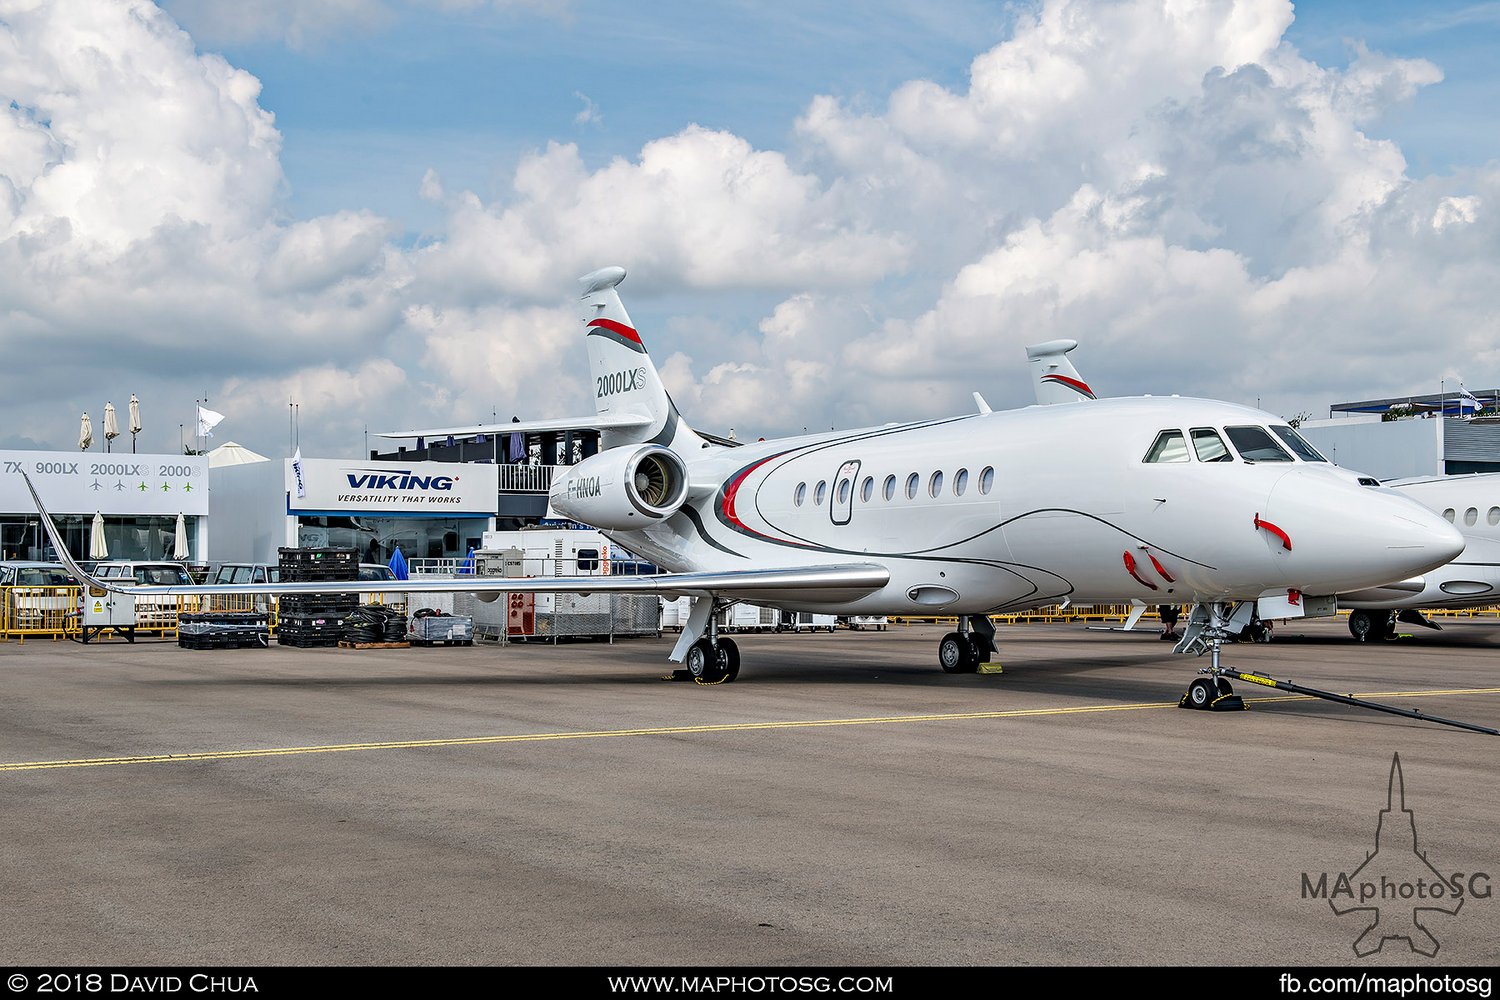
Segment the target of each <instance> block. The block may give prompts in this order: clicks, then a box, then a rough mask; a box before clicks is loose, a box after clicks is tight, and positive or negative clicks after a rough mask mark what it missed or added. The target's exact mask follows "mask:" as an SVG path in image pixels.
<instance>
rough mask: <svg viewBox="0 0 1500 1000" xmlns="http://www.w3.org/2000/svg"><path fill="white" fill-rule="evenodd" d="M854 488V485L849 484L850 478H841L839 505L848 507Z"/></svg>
mask: <svg viewBox="0 0 1500 1000" xmlns="http://www.w3.org/2000/svg"><path fill="white" fill-rule="evenodd" d="M853 488H854V487H852V486H851V485H850V484H849V480H847V479H840V480H839V506H840V507H847V506H848V505H849V494H850V492H851V491H852V490H853Z"/></svg>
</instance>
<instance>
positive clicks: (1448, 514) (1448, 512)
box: [1443, 507, 1457, 524]
mask: <svg viewBox="0 0 1500 1000" xmlns="http://www.w3.org/2000/svg"><path fill="white" fill-rule="evenodd" d="M1456 513H1457V512H1456V511H1455V510H1454V509H1453V508H1452V507H1449V508H1448V509H1447V510H1445V511H1443V516H1444V517H1446V518H1447V519H1448V523H1449V524H1452V523H1453V518H1454V515H1455V514H1456Z"/></svg>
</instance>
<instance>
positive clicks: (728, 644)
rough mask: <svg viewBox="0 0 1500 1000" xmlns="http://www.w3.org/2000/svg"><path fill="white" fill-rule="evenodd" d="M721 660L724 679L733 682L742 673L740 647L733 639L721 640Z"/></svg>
mask: <svg viewBox="0 0 1500 1000" xmlns="http://www.w3.org/2000/svg"><path fill="white" fill-rule="evenodd" d="M719 662H720V664H721V665H722V666H723V669H724V680H725V681H727V682H733V681H734V679H735V678H736V677H738V676H739V675H740V647H739V646H736V645H735V643H734V640H733V639H720V640H719Z"/></svg>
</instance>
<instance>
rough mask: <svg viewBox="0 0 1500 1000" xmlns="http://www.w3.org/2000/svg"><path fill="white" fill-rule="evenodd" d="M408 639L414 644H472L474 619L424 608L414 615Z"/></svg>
mask: <svg viewBox="0 0 1500 1000" xmlns="http://www.w3.org/2000/svg"><path fill="white" fill-rule="evenodd" d="M407 639H408V640H409V641H410V642H411V644H412V645H413V646H472V645H474V619H472V618H470V617H469V616H468V615H450V614H445V613H443V612H441V611H437V612H434V611H433V610H432V609H430V608H423V609H421V610H420V611H418V612H417V613H416V614H415V615H413V616H412V619H411V631H410V633H408V635H407Z"/></svg>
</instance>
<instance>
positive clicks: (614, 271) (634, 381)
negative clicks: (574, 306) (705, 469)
mask: <svg viewBox="0 0 1500 1000" xmlns="http://www.w3.org/2000/svg"><path fill="white" fill-rule="evenodd" d="M624 280H625V269H624V268H623V267H605V268H601V269H599V270H597V271H594V272H593V273H591V274H586V275H584V276H583V277H582V278H579V279H578V281H579V283H580V284H581V285H582V286H583V309H584V318H583V322H584V332H585V335H586V339H587V341H588V349H589V370H590V373H591V374H592V375H593V380H592V387H593V391H594V407H595V409H596V410H597V412H598V414H599V416H601V417H605V416H607V417H611V418H620V417H644V418H646V420H647V421H648V422H647V423H645V424H644V425H639V426H629V425H625V426H616V427H609V426H605V427H604V428H603V430H602V432H601V435H602V436H601V442H600V443H601V444H602V445H603V446H604V447H605V448H615V447H618V446H620V445H627V444H647V443H649V444H659V445H663V446H665V447H667V448H671V449H672V450H673V451H679V452H682V451H695V450H697V449H699V448H702V447H703V445H704V441H703V439H702V438H701V437H699V436H698V435H697V434H696V433H694V432H693V429H692V428H691V427H689V426H688V425H687V422H686V421H685V420H683V419H682V415H681V414H679V413H678V412H677V406H676V404H675V403H673V402H672V397H671V396H669V395H668V394H667V389H666V386H664V385H662V381H661V376H660V375H658V374H657V371H656V365H655V364H653V363H652V361H651V356H650V355H649V354H647V353H646V345H645V344H644V343H643V342H642V341H641V335H640V334H639V333H637V332H636V329H635V324H634V323H632V322H631V321H630V314H629V313H627V312H626V311H625V305H624V303H622V302H621V301H620V293H619V292H618V291H617V290H616V289H617V286H618V285H619V284H620V282H622V281H624Z"/></svg>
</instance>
